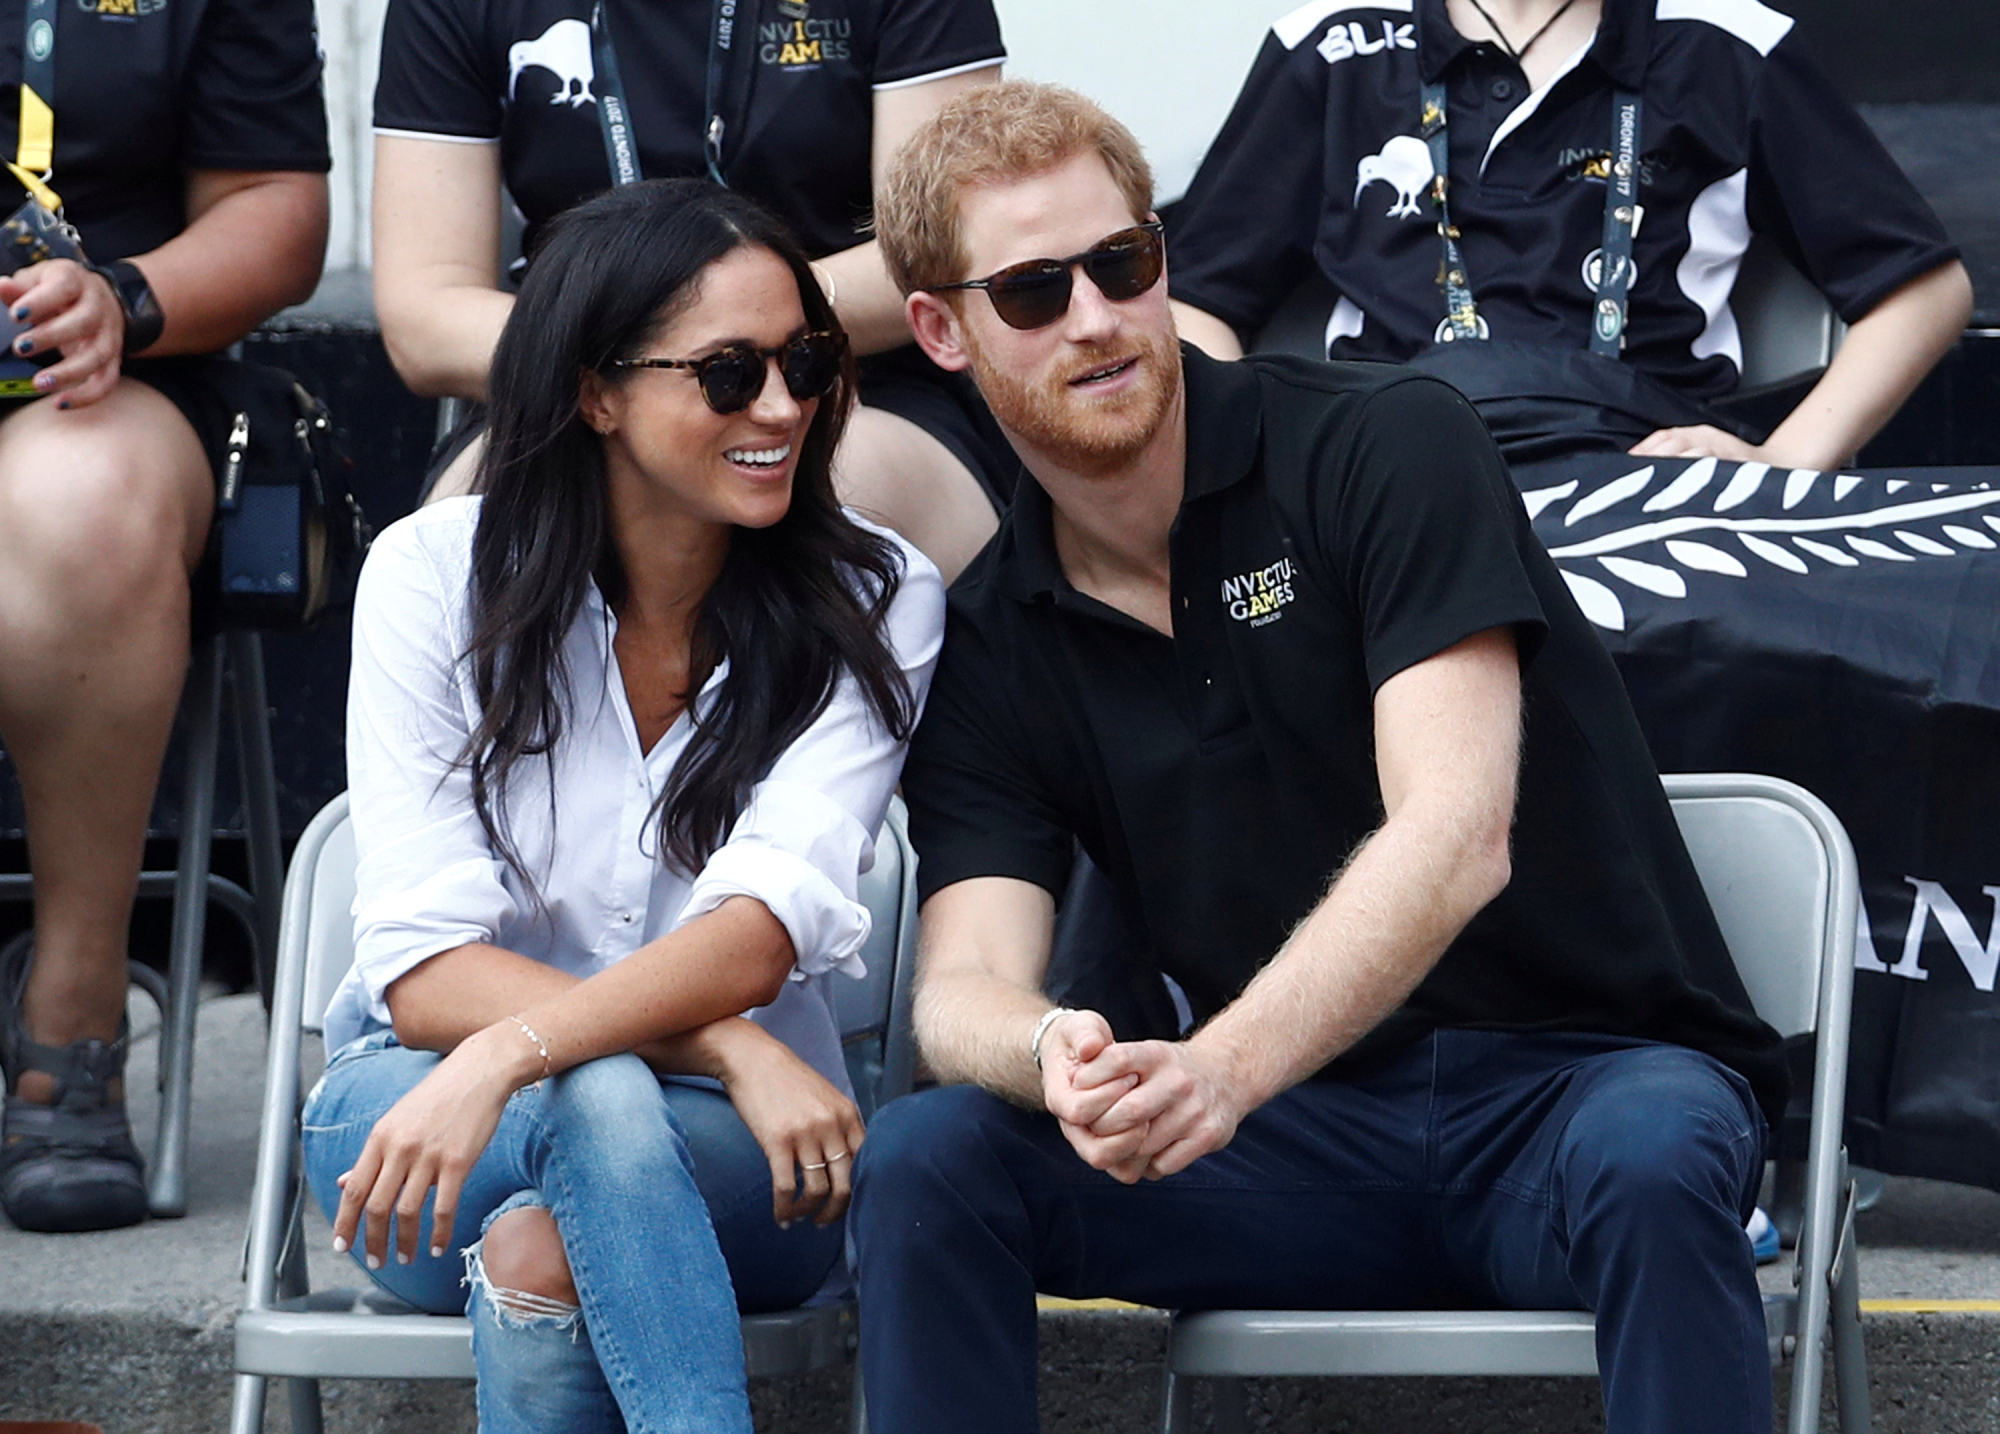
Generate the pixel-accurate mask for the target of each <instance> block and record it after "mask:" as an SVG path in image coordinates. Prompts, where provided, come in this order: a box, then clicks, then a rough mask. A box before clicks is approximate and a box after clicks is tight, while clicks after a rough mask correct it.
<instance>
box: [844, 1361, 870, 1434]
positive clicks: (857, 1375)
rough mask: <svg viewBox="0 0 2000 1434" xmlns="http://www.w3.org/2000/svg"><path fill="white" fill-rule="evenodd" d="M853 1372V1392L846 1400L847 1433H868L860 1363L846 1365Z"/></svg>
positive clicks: (865, 1399) (866, 1403)
mask: <svg viewBox="0 0 2000 1434" xmlns="http://www.w3.org/2000/svg"><path fill="white" fill-rule="evenodd" d="M848 1368H849V1369H850V1370H852V1371H853V1373H854V1392H853V1394H852V1395H851V1396H849V1398H848V1401H847V1434H868V1390H867V1387H866V1386H865V1385H863V1384H862V1382H861V1364H860V1362H859V1361H858V1360H857V1361H856V1362H855V1363H853V1364H851V1365H849V1366H848Z"/></svg>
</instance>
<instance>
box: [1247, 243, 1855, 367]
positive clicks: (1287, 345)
mask: <svg viewBox="0 0 2000 1434" xmlns="http://www.w3.org/2000/svg"><path fill="white" fill-rule="evenodd" d="M1338 298H1339V295H1338V294H1337V293H1335V291H1334V288H1333V285H1331V284H1329V283H1328V282H1327V280H1326V276H1325V275H1323V274H1321V273H1320V272H1319V270H1318V268H1316V267H1315V268H1314V269H1313V270H1312V271H1311V272H1309V273H1308V274H1307V275H1306V277H1305V279H1304V280H1302V281H1301V282H1300V284H1299V286H1298V287H1297V288H1296V289H1294V290H1293V291H1292V292H1291V294H1289V295H1288V296H1287V297H1286V299H1285V301H1284V303H1282V304H1280V305H1279V306H1278V310H1277V312H1276V313H1274V314H1272V315H1271V319H1270V322H1269V323H1267V324H1266V325H1265V326H1264V328H1263V330H1262V332H1260V333H1259V334H1258V335H1257V336H1256V340H1255V342H1254V343H1252V344H1251V346H1250V348H1251V351H1252V352H1253V353H1286V354H1298V355H1300V356H1301V357H1304V358H1315V359H1323V358H1325V357H1326V328H1327V323H1328V319H1329V317H1330V316H1331V315H1332V313H1333V306H1334V303H1335V301H1336V300H1337V299H1338ZM1729 310H1730V313H1731V314H1733V315H1734V316H1735V319H1736V328H1737V332H1738V334H1739V335H1740V337H1741V340H1742V344H1743V369H1742V373H1741V375H1740V376H1739V377H1738V379H1737V392H1738V393H1747V392H1750V391H1753V390H1756V389H1764V388H1775V387H1778V386H1779V385H1782V384H1785V383H1789V382H1791V381H1792V380H1794V379H1799V378H1804V377H1806V376H1807V375H1809V374H1815V373H1818V372H1819V371H1820V370H1821V369H1823V368H1825V367H1826V366H1827V364H1829V363H1831V362H1832V361H1833V351H1834V349H1835V348H1836V347H1838V346H1839V343H1840V338H1841V335H1842V334H1844V333H1845V332H1846V331H1847V326H1846V325H1845V324H1843V323H1841V321H1840V319H1839V316H1838V315H1836V314H1835V313H1834V312H1833V309H1832V307H1831V306H1830V305H1829V304H1828V303H1827V301H1826V296H1825V295H1823V294H1821V293H1820V291H1819V290H1818V289H1816V288H1814V287H1813V284H1812V281H1811V280H1810V279H1808V278H1806V276H1805V275H1803V274H1801V273H1800V272H1799V271H1798V270H1796V269H1794V268H1793V267H1792V266H1791V265H1790V264H1789V263H1787V262H1786V260H1785V257H1784V255H1783V254H1781V253H1780V252H1779V251H1778V246H1777V245H1775V244H1773V243H1771V241H1770V240H1768V239H1765V238H1762V237H1761V236H1756V235H1753V236H1752V237H1751V240H1750V248H1749V249H1748V251H1746V252H1745V254H1744V255H1743V263H1742V266H1741V267H1740V268H1739V269H1738V270H1737V271H1736V286H1735V287H1734V288H1733V289H1731V290H1730V292H1729Z"/></svg>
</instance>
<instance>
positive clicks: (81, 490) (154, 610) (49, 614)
mask: <svg viewBox="0 0 2000 1434" xmlns="http://www.w3.org/2000/svg"><path fill="white" fill-rule="evenodd" d="M212 505H213V480H212V478H211V476H210V471H209V466H208V460H207V458H206V456H205V455H204V454H203V452H202V449H201V445H200V443H199V441H198V440H197V439H196V437H195V435H194V431H193V430H192V429H191V428H189V427H188V424H187V422H186V420H185V419H183V418H182V417H181V415H180V412H179V411H178V410H177V409H176V408H175V407H174V406H173V405H172V404H171V403H169V402H168V401H167V400H166V399H165V398H163V397H161V396H160V395H159V394H158V393H157V392H155V391H154V390H152V389H150V388H148V387H146V386H145V385H143V384H140V383H135V382H133V381H131V380H125V381H123V382H121V383H120V384H119V385H118V387H117V388H116V389H115V390H114V391H113V392H112V393H111V395H110V396H109V397H107V398H105V399H104V400H103V401H102V402H100V403H96V404H93V405H91V406H90V407H88V408H83V409H78V410H74V411H69V412H65V411H62V410H58V409H57V408H56V407H55V406H54V405H53V404H51V403H47V402H38V403H35V404H32V405H30V406H28V407H26V408H23V409H21V410H20V411H19V412H17V413H14V414H13V415H11V416H9V417H8V418H7V420H6V421H5V423H0V742H4V743H5V744H6V748H7V751H8V754H9V755H10V756H11V757H12V758H13V761H14V764H15V767H16V769H17V771H18V772H19V773H20V778H21V790H22V796H23V799H24V801H25V803H26V807H27V820H28V831H29V864H30V866H31V868H32V870H33V872H34V876H35V961H34V966H33V969H32V971H31V974H30V977H29V981H28V986H27V991H26V994H25V997H24V1000H23V1012H22V1014H23V1017H24V1024H25V1028H26V1031H27V1034H28V1035H29V1036H30V1037H31V1038H33V1039H35V1040H37V1041H40V1042H42V1043H44V1044H49V1045H63V1044H67V1043H69V1042H72V1041H77V1040H82V1039H91V1038H94V1039H98V1040H104V1041H109V1040H111V1039H113V1038H114V1037H115V1036H116V1035H117V1031H118V1023H119V1017H120V1014H121V1013H122V1012H123V1010H124V1007H125V982H126V975H125V959H126V953H125V933H126V927H127V924H128V922H129V921H130V918H131V908H132V897H133V892H134V889H135V887H136V885H137V879H138V871H139V865H140V860H141V855H142V852H143V848H144V843H145V836H146V819H147V815H148V813H149V811H150V810H151V806H152V799H153V789H154V787H155V785H156V784H157V783H158V780H159V771H160V762H161V759H162V757H163V755H164V753H165V750H166V744H167V738H168V735H169V732H170V731H171V729H172V725H173V717H174V708H175V705H176V703H177V702H178V700H179V697H180V689H181V680H182V676H183V674H184V672H185V670H186V667H187V658H188V574H189V572H190V570H191V569H192V568H193V566H194V565H195V563H196V562H198V561H199V559H200V556H201V549H202V544H203V542H204V540H205V537H206V534H207V531H208V522H209V515H210V510H211V507H212ZM19 1094H20V1095H21V1096H22V1097H23V1098H24V1099H27V1100H31V1101H34V1100H44V1101H45V1100H47V1099H48V1098H49V1095H50V1083H49V1078H48V1077H46V1076H44V1075H41V1074H40V1073H38V1072H27V1073H25V1074H24V1076H23V1078H22V1081H21V1086H20V1091H19Z"/></svg>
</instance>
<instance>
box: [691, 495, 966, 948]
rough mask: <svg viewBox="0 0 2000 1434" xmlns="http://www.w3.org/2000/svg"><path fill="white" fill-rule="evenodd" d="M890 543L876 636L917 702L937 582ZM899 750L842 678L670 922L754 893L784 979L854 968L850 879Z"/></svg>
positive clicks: (885, 803) (871, 855)
mask: <svg viewBox="0 0 2000 1434" xmlns="http://www.w3.org/2000/svg"><path fill="white" fill-rule="evenodd" d="M877 531H885V530H881V529H878V530H877ZM885 536H888V535H887V534H886V533H885ZM899 546H901V548H902V551H903V555H904V564H905V568H904V574H903V580H902V583H901V584H900V585H899V586H898V588H897V590H896V595H895V597H894V598H893V599H892V600H891V602H890V605H889V612H888V615H887V629H886V635H887V637H888V640H889V646H890V650H891V652H892V654H893V655H894V657H895V660H896V664H897V666H899V667H900V668H901V669H902V672H903V676H904V679H905V680H906V681H907V682H908V683H909V687H910V695H911V696H912V698H914V699H915V701H916V703H917V706H918V707H919V708H921V707H922V704H923V700H924V696H925V694H926V693H927V692H928V691H929V690H930V681H931V674H932V672H933V671H934V670H935V669H936V667H937V658H938V649H939V647H940V646H941V645H942V643H943V640H944V584H943V582H942V580H941V579H940V578H939V576H938V572H937V569H936V568H935V567H933V566H932V565H931V564H930V562H929V560H928V559H926V558H925V557H924V556H923V555H922V554H921V553H919V552H917V550H916V549H914V548H912V547H910V546H908V545H907V544H899ZM903 751H904V744H903V743H902V742H900V741H898V740H897V739H896V738H895V737H894V736H893V735H892V734H891V733H890V732H889V730H888V729H887V728H886V727H885V726H883V724H882V722H881V720H880V719H879V718H878V717H877V716H876V714H875V711H874V709H873V708H872V707H870V706H869V704H868V702H867V699H866V698H865V696H864V695H863V693H862V691H861V689H860V687H859V685H858V684H857V683H856V682H855V681H854V679H853V678H852V677H851V676H843V677H842V678H841V679H840V681H839V683H838V684H837V686H836V687H835V689H834V693H833V697H832V699H831V700H830V701H829V702H828V703H827V706H826V710H825V711H823V712H822V713H820V715H819V718H818V720H816V721H815V722H814V723H813V724H812V725H811V726H810V727H808V728H807V729H806V730H805V731H804V732H803V733H802V734H800V736H799V738H798V740H797V741H795V742H793V743H792V745H791V746H790V747H788V748H787V749H786V750H785V752H784V755H782V756H781V757H779V758H778V760H777V761H776V762H774V763H772V765H771V770H770V771H769V772H768V773H767V774H766V775H765V777H764V779H763V780H762V781H760V782H759V783H758V784H757V785H756V787H755V788H754V789H753V790H752V792H751V795H750V801H749V804H748V805H747V806H746V807H745V808H744V810H743V813H742V815H741V816H739V817H738V818H737V819H736V824H735V826H733V827H732V828H731V829H730V833H729V839H728V840H727V841H726V842H724V843H723V845H722V846H721V847H720V848H718V849H717V850H716V852H715V853H714V855H712V856H711V857H710V858H709V860H708V862H707V864H706V865H705V866H703V868H702V870H701V874H700V875H699V876H697V877H696V878H695V881H694V885H693V888H692V890H691V891H690V892H689V895H688V901H687V905H686V907H685V908H684V909H683V910H682V912H681V917H680V921H681V923H683V924H684V923H686V922H688V921H691V920H693V919H694V918H695V917H697V916H702V915H705V914H706V913H708V912H710V911H713V910H714V909H715V908H716V907H718V906H720V905H721V904H722V903H723V902H724V901H726V900H727V899H728V898H730V897H732V896H749V897H754V898H756V899H757V900H759V901H761V902H763V903H764V905H765V906H767V907H769V908H770V910H771V913H772V915H774V916H776V917H777V918H778V920H779V921H781V922H782V923H784V927H785V930H786V932H787V933H788V934H789V935H790V937H791V940H792V949H793V952H794V960H795V963H796V964H795V965H794V968H793V972H792V975H793V979H795V980H798V979H803V978H805V977H807V976H817V975H821V974H823V973H825V972H828V971H839V972H842V973H843V974H845V975H848V976H854V977H859V976H862V975H863V974H865V973H866V969H867V968H866V966H865V965H864V963H863V962H862V959H861V954H860V953H861V947H862V944H863V943H864V942H866V941H867V939H868V910H867V908H866V907H864V906H863V905H862V904H861V902H860V900H859V899H858V896H857V888H858V877H859V876H860V874H861V873H862V872H864V871H866V870H867V869H868V868H869V867H870V866H872V865H873V864H874V860H875V833H876V832H877V831H878V830H879V829H880V827H881V825H882V818H883V816H884V815H885V814H886V813H887V811H888V809H889V797H890V794H891V793H893V792H894V791H895V788H896V781H897V779H898V778H899V777H900V776H901V774H902V770H903Z"/></svg>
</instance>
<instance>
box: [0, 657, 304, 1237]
mask: <svg viewBox="0 0 2000 1434" xmlns="http://www.w3.org/2000/svg"><path fill="white" fill-rule="evenodd" d="M225 673H226V674H227V676H228V679H229V681H228V686H229V695H230V706H229V717H230V724H231V727H232V729H233V731H234V735H235V739H236V755H237V759H238V765H237V772H238V775H239V779H240V781H241V789H242V795H243V812H244V831H245V835H246V836H247V837H248V847H249V858H250V889H249V890H247V891H246V890H245V889H244V888H243V887H241V886H239V885H238V884H237V883H235V882H233V881H231V880H229V879H228V878H227V877H223V876H218V875H216V874H215V873H214V872H212V871H210V870H209V854H210V850H211V847H212V845H213V842H214V836H215V832H214V827H215V778H216V754H217V749H218V746H219V739H220V737H221V733H222V722H223V704H222V690H223V678H224V675H225ZM181 732H182V743H183V751H182V758H183V763H184V772H183V785H182V791H181V813H180V837H179V840H178V842H177V843H176V862H175V868H174V870H172V871H142V872H140V873H139V889H138V894H139V895H140V896H142V897H148V898H158V897H169V898H171V899H172V901H173V904H174V906H173V910H174V914H173V923H172V926H171V927H170V931H169V936H168V955H167V974H166V975H165V976H164V977H163V976H161V975H160V974H159V973H158V972H157V971H155V970H153V968H152V967H150V966H143V965H141V964H140V963H138V962H137V961H134V962H133V963H132V965H131V971H132V982H133V984H134V985H136V986H138V987H139V988H140V989H141V990H143V991H145V992H146V994H147V995H148V996H150V997H152V999H153V1003H154V1004H155V1005H156V1006H158V1007H159V1010H160V1055H159V1070H158V1077H157V1078H158V1083H159V1089H160V1118H159V1126H158V1129H157V1132H156V1133H155V1135H154V1138H153V1158H152V1160H151V1161H150V1162H148V1166H147V1172H146V1204H147V1208H148V1209H149V1210H150V1212H151V1213H152V1214H153V1215H154V1216H155V1217H172V1216H178V1215H185V1214H186V1213H187V1151H188V1138H189V1137H188V1125H189V1120H190V1116H191V1106H192V1098H191V1097H192V1092H193V1089H194V1027H195V1010H196V1007H197V1006H199V1005H200V1003H201V957H202V949H203V941H204V937H205V935H206V933H207V926H208V908H209V905H210V904H211V903H213V904H214V905H215V906H217V907H218V908H220V909H221V910H223V911H225V912H227V913H228V914H229V915H231V916H233V917H235V918H236V919H237V921H239V922H240V923H241V924H242V926H243V929H244V932H245V934H246V935H248V936H249V938H250V945H251V951H252V954H253V958H254V961H255V964H256V971H257V984H258V988H259V989H260V990H263V991H265V992H267V993H268V992H269V991H270V989H271V983H270V979H269V978H270V967H269V963H270V961H271V953H272V952H273V950H274V949H275V948H276V944H277V936H278V889H279V886H280V884H281V883H282V882H283V880H284V855H283V850H282V847H281V845H280V840H281V839H280V833H279V830H278V778H277V772H276V770H275V767H274V764H273V761H272V757H271V715H270V709H269V707H268V705H267V702H266V698H265V694H264V645H263V640H262V638H261V636H260V635H259V634H258V633H257V632H256V631H255V630H254V629H251V628H244V627H230V628H225V629H224V630H223V631H221V632H217V633H214V634H212V635H209V636H202V635H201V634H196V636H195V639H194V647H193V653H192V657H191V659H190V661H189V663H188V675H187V686H186V689H185V690H184V691H183V693H182V695H181ZM33 897H34V878H33V877H31V876H29V875H28V874H26V873H7V874H0V900H12V901H29V900H32V899H33Z"/></svg>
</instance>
